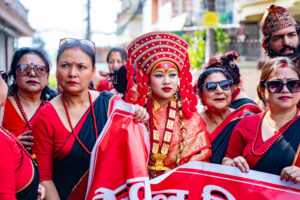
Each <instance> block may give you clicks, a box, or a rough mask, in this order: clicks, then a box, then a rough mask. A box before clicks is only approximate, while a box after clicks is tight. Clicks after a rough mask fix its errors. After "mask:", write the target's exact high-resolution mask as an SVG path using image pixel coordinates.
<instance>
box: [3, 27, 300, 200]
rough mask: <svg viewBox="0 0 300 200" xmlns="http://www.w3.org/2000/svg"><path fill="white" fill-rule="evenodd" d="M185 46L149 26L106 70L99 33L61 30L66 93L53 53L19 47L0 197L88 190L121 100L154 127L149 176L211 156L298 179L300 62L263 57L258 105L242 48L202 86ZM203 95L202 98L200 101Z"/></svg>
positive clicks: (72, 195)
mask: <svg viewBox="0 0 300 200" xmlns="http://www.w3.org/2000/svg"><path fill="white" fill-rule="evenodd" d="M187 48H188V45H187V43H186V41H184V40H183V39H182V38H181V37H179V36H178V35H175V34H172V33H168V32H151V33H146V34H144V35H142V36H140V37H138V38H136V39H135V40H134V41H132V42H131V43H130V44H129V45H128V49H127V51H125V50H124V49H122V48H113V49H111V51H110V52H109V54H108V57H107V63H108V66H109V73H104V72H100V73H99V74H98V72H97V71H96V69H95V44H94V43H93V42H92V41H88V40H81V39H70V38H68V39H62V40H61V41H60V46H59V49H58V52H57V58H56V78H57V83H58V85H59V88H60V91H59V92H56V91H55V90H53V89H50V88H49V87H48V86H47V80H48V76H49V71H50V66H49V62H48V60H47V57H46V55H45V54H44V53H43V52H42V51H40V50H38V49H35V48H30V47H27V48H20V49H18V50H17V51H16V52H15V54H14V56H13V58H12V62H11V66H10V72H9V73H8V76H9V77H10V82H11V83H12V84H11V85H10V86H9V89H8V92H7V86H6V83H5V82H4V80H3V79H2V78H0V88H1V90H0V106H3V107H4V109H3V110H2V111H3V112H2V113H1V115H2V116H3V123H2V126H0V143H1V145H0V156H1V159H0V160H1V161H0V162H1V163H0V199H84V196H85V192H86V188H87V181H88V180H87V178H88V173H89V163H90V155H91V151H92V148H93V146H94V144H95V141H96V140H97V138H98V137H99V136H100V133H101V131H102V129H103V127H104V126H105V123H106V121H107V119H108V117H109V115H110V114H111V112H112V110H113V108H114V104H115V102H116V101H124V102H127V103H131V104H133V105H134V106H135V109H136V114H135V118H136V121H137V122H140V123H144V124H145V125H146V127H147V130H148V133H149V138H150V141H151V144H150V145H151V150H150V159H149V162H148V171H149V177H150V178H154V177H156V176H158V175H160V174H162V173H164V172H165V171H167V170H170V169H173V168H176V167H177V166H179V165H182V164H184V163H186V162H189V161H205V162H212V163H217V164H223V165H229V166H233V167H238V168H239V169H240V170H241V171H242V172H247V171H249V170H250V169H254V170H258V171H262V172H267V173H272V174H276V175H279V176H280V177H281V179H284V180H286V181H291V182H294V183H295V184H298V183H299V182H300V168H299V167H300V157H299V158H298V155H299V151H300V148H299V143H300V137H299V136H298V134H299V132H300V130H299V129H300V121H299V120H300V119H299V118H300V114H299V110H298V108H297V104H298V102H299V100H300V93H299V92H300V71H299V69H300V61H299V60H298V59H294V60H290V59H289V58H286V57H277V58H273V59H271V60H269V61H267V62H266V63H265V65H264V66H263V68H262V71H261V76H260V80H259V83H257V85H258V86H257V92H258V97H259V99H260V100H261V101H262V102H263V104H264V108H260V107H259V106H258V105H257V104H256V103H255V102H254V101H253V100H251V99H250V98H249V97H248V96H247V94H246V93H245V92H244V91H243V88H242V83H241V76H240V72H239V67H238V65H237V63H236V59H237V58H238V57H239V54H238V53H237V52H228V53H224V54H218V55H216V56H214V57H212V58H211V59H210V60H209V62H208V63H206V64H205V65H204V66H203V67H202V70H203V72H202V73H201V75H200V76H199V77H198V83H197V87H196V88H197V91H196V94H195V93H194V87H193V86H192V85H191V83H192V75H191V72H190V64H189V56H188V51H187ZM126 52H127V53H128V58H127V53H126ZM91 83H92V84H91ZM93 86H94V88H95V89H93ZM99 91H100V92H99ZM198 99H200V101H201V103H202V104H203V106H201V107H196V105H197V102H198ZM197 108H198V109H197Z"/></svg>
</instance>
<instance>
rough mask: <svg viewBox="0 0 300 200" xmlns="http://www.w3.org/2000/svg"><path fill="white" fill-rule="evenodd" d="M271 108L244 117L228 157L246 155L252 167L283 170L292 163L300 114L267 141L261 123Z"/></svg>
mask: <svg viewBox="0 0 300 200" xmlns="http://www.w3.org/2000/svg"><path fill="white" fill-rule="evenodd" d="M267 111H268V110H266V111H264V112H262V113H259V114H255V115H251V116H247V117H245V118H243V119H242V120H241V121H240V122H239V123H238V124H237V126H236V128H235V129H234V131H233V133H232V135H231V138H230V141H229V145H228V148H227V153H226V157H229V158H231V159H233V158H235V157H237V156H243V157H244V158H245V159H246V161H247V162H248V164H249V167H250V169H254V170H258V171H263V172H268V173H273V174H278V175H279V174H280V172H281V170H282V169H283V168H284V167H287V166H291V165H292V164H293V160H294V157H295V154H296V151H297V148H298V146H299V142H300V137H299V136H298V135H299V131H300V126H299V123H300V116H299V115H298V116H296V117H295V118H294V119H293V120H292V121H291V122H288V123H287V124H285V125H284V126H283V127H282V128H281V129H280V130H279V131H278V133H277V134H275V135H274V136H272V137H271V138H269V139H268V140H266V141H263V139H262V132H261V125H262V120H263V118H264V116H265V113H266V112H267Z"/></svg>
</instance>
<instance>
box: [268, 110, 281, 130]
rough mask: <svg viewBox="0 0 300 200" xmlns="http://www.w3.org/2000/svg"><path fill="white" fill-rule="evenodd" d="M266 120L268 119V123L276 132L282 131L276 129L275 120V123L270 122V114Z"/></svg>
mask: <svg viewBox="0 0 300 200" xmlns="http://www.w3.org/2000/svg"><path fill="white" fill-rule="evenodd" d="M266 118H267V122H268V124H269V125H270V126H271V128H273V129H275V130H276V131H278V130H279V129H280V128H277V127H276V124H275V122H274V120H273V121H271V120H270V118H271V116H270V113H269V114H268V115H266Z"/></svg>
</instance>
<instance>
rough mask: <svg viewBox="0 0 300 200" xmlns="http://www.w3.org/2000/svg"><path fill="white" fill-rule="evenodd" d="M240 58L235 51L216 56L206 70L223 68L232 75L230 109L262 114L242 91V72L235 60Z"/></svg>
mask: <svg viewBox="0 0 300 200" xmlns="http://www.w3.org/2000/svg"><path fill="white" fill-rule="evenodd" d="M239 56H240V55H239V54H238V53H237V52H235V51H230V52H227V53H222V54H219V55H216V56H214V57H212V58H210V60H209V63H208V64H207V65H206V66H205V68H206V69H209V68H222V69H224V70H225V71H227V72H228V73H229V74H230V75H231V77H232V81H233V82H232V99H231V104H230V108H234V109H238V110H247V111H249V112H251V113H259V112H261V109H260V108H259V107H258V105H257V104H256V103H255V102H254V101H253V100H251V99H250V98H249V96H248V95H247V94H246V93H245V92H244V91H243V89H242V82H241V75H240V70H239V67H238V65H237V64H236V63H235V60H236V59H238V57H239Z"/></svg>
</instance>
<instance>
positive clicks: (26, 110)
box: [3, 47, 56, 150]
mask: <svg viewBox="0 0 300 200" xmlns="http://www.w3.org/2000/svg"><path fill="white" fill-rule="evenodd" d="M49 70H50V69H49V62H48V60H47V58H46V56H45V55H44V53H42V52H41V51H40V50H38V49H35V48H30V47H25V48H20V49H18V50H17V51H16V52H15V54H14V55H13V59H12V62H11V66H10V72H9V73H8V76H9V77H10V78H11V79H12V80H13V84H12V85H11V86H10V87H9V91H8V96H9V97H8V98H7V100H6V104H5V109H4V118H3V127H5V128H6V129H7V130H9V131H10V132H11V133H13V134H14V135H15V136H17V137H18V139H19V140H20V141H21V142H22V144H23V145H24V146H25V147H26V148H27V149H29V150H30V149H31V147H32V145H33V142H32V135H31V131H32V121H33V120H34V119H35V117H36V115H37V112H38V111H39V110H40V108H41V107H43V106H44V104H45V103H46V102H47V101H49V100H50V99H51V98H53V97H54V96H55V95H56V92H55V91H53V90H51V89H50V88H49V87H48V86H47V85H48V76H49Z"/></svg>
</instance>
